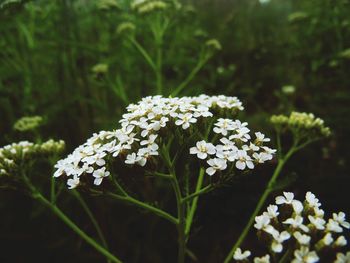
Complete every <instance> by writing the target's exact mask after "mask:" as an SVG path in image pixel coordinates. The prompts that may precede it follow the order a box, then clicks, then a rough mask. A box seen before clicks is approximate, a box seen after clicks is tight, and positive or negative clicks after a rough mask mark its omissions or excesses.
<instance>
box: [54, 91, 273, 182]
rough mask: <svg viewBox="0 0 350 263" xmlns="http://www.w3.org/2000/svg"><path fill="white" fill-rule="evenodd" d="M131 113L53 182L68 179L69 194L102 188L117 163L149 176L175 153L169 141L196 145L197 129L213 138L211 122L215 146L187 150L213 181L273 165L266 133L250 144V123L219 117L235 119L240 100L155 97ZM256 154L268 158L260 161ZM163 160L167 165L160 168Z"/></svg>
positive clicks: (64, 163) (60, 167)
mask: <svg viewBox="0 0 350 263" xmlns="http://www.w3.org/2000/svg"><path fill="white" fill-rule="evenodd" d="M126 110H127V113H125V114H124V115H123V117H122V119H121V120H120V121H119V123H120V125H121V127H120V128H119V129H116V130H113V131H101V132H99V133H96V134H93V136H92V137H91V138H89V139H88V140H87V141H86V142H85V143H84V144H83V145H81V146H79V147H78V148H76V149H75V150H74V151H73V153H71V154H70V155H68V156H67V157H66V158H65V159H63V160H60V161H59V162H57V164H56V165H55V168H56V169H57V170H56V172H55V174H54V176H55V177H59V176H61V175H65V176H67V177H68V178H67V183H68V186H69V188H75V187H77V186H79V185H80V183H81V179H82V178H83V177H84V178H85V176H86V175H90V176H92V177H93V179H94V180H93V182H94V183H93V184H95V185H100V184H102V182H103V180H104V178H106V177H109V175H110V174H111V171H110V167H111V166H112V162H113V160H115V161H122V163H125V167H132V166H134V165H138V166H142V167H144V169H145V170H147V169H151V168H152V169H154V167H155V166H154V165H156V164H157V163H158V165H161V164H162V163H164V158H165V157H164V154H163V151H164V147H166V148H167V149H168V150H169V149H170V148H169V147H170V144H169V138H170V137H173V139H174V138H177V139H179V140H181V141H183V140H186V139H189V143H192V141H191V138H192V137H193V136H197V137H200V134H201V131H199V130H198V129H203V127H204V128H205V129H208V131H207V134H209V132H210V130H209V128H208V127H210V124H209V123H210V121H207V120H209V119H214V129H213V131H214V135H215V134H218V136H217V137H215V136H213V138H216V139H213V141H212V142H209V141H207V140H203V139H201V140H198V141H197V142H196V141H194V145H190V146H189V150H187V154H188V153H189V154H190V155H195V156H196V157H197V158H198V159H199V160H200V161H201V163H202V164H203V165H205V166H206V171H207V174H209V175H213V174H215V173H217V172H219V171H220V172H221V171H223V170H225V169H227V168H228V167H233V166H234V165H235V167H236V168H237V169H239V170H244V169H253V168H254V167H255V165H257V164H258V163H263V162H265V161H267V160H271V159H272V154H273V153H274V150H273V149H270V148H268V147H267V146H264V145H263V143H264V142H267V141H268V138H265V136H264V135H263V134H262V133H257V134H256V137H257V139H256V140H258V141H259V142H258V143H256V145H255V144H253V142H252V141H250V138H251V137H250V135H249V129H248V128H247V123H245V122H243V123H242V122H241V121H239V120H231V119H222V118H220V114H226V115H228V113H229V114H230V115H234V114H236V113H237V112H238V111H240V110H243V106H242V103H241V102H240V101H239V100H238V99H237V98H236V97H227V96H223V95H220V96H211V97H210V96H207V95H200V96H198V97H182V98H177V97H176V98H163V97H162V96H154V97H146V98H143V99H142V100H141V101H139V102H138V103H137V104H130V105H129V106H128V107H127V108H126ZM218 115H219V116H218ZM215 120H216V122H215ZM198 126H199V127H198ZM216 128H217V129H216ZM196 129H197V130H196ZM218 129H220V132H219V130H218ZM218 132H219V133H218ZM223 134H225V135H226V136H225V135H223ZM189 135H190V136H189ZM227 137H229V138H227ZM231 137H232V138H231ZM193 138H196V137H193ZM192 140H194V139H192ZM216 142H218V143H217V144H216ZM175 143H176V142H175ZM180 144H183V142H181V143H180ZM180 148H181V147H180ZM176 150H178V149H176ZM255 153H256V154H260V155H264V156H263V157H262V156H260V155H259V156H258V157H256V156H255V155H254V154H255ZM159 159H163V160H162V161H160V162H159ZM149 163H150V165H148V164H149ZM151 164H152V165H151ZM68 180H69V181H68Z"/></svg>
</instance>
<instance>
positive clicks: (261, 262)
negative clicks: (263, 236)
mask: <svg viewBox="0 0 350 263" xmlns="http://www.w3.org/2000/svg"><path fill="white" fill-rule="evenodd" d="M254 263H270V255H269V254H267V255H265V256H263V257H260V258H258V257H255V258H254Z"/></svg>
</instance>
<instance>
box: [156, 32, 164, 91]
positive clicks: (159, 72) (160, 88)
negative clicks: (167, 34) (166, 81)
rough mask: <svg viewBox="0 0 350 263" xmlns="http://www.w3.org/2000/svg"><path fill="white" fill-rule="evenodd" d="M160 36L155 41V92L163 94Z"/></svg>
mask: <svg viewBox="0 0 350 263" xmlns="http://www.w3.org/2000/svg"><path fill="white" fill-rule="evenodd" d="M162 42H163V40H162V36H161V35H160V36H159V39H158V41H156V48H157V62H156V80H157V94H158V95H162V94H163V79H162V77H163V75H162V63H163V62H162V60H163V55H162V45H163V44H162Z"/></svg>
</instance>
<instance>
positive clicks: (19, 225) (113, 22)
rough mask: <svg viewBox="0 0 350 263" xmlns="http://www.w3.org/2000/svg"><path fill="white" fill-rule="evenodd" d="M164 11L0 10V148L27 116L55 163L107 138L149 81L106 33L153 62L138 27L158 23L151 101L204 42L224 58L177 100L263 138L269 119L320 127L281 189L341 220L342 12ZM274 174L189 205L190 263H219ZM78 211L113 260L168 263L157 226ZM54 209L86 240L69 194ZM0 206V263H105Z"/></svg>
mask: <svg viewBox="0 0 350 263" xmlns="http://www.w3.org/2000/svg"><path fill="white" fill-rule="evenodd" d="M167 4H168V8H167V9H165V10H161V11H155V12H153V13H152V12H151V13H148V14H139V13H137V12H136V11H135V10H133V9H132V8H131V7H130V2H129V1H126V0H124V1H122V0H120V1H118V0H115V1H114V0H100V1H98V0H90V1H88V0H75V1H74V0H53V1H44V0H36V1H34V0H33V1H30V0H27V1H26V0H23V1H20V0H7V1H0V21H1V23H0V121H1V122H0V134H1V137H0V145H1V146H3V145H6V144H8V143H11V142H13V141H18V140H22V139H28V140H33V139H34V138H35V134H31V133H27V134H23V133H18V132H16V131H14V129H13V124H14V123H15V122H16V120H17V119H19V118H20V117H22V116H28V115H40V116H43V117H44V119H45V124H44V125H43V126H42V127H41V128H40V134H41V136H42V137H43V138H55V139H63V140H65V141H66V143H67V153H68V152H70V151H71V150H72V149H74V148H75V147H76V146H78V145H79V144H81V143H83V142H84V141H85V140H86V139H87V138H88V137H90V136H91V134H92V133H93V132H96V131H99V130H101V129H113V128H115V127H117V126H118V120H119V119H120V117H121V115H122V114H123V112H124V108H125V106H126V105H128V104H129V103H132V102H136V101H138V100H139V99H140V98H142V97H144V96H147V95H155V94H157V92H156V79H155V76H154V72H153V71H152V69H150V67H149V65H148V64H147V61H146V60H145V59H144V57H143V56H142V54H141V53H140V52H139V50H137V48H136V46H135V44H133V43H132V42H131V41H130V40H129V38H128V35H126V33H120V28H119V30H118V26H119V25H120V24H121V23H123V22H129V23H132V24H133V25H134V26H135V31H134V32H133V33H132V34H133V35H134V37H135V39H137V41H138V43H140V44H141V45H142V46H143V47H144V48H145V50H147V52H148V53H149V54H150V56H152V57H153V56H155V54H156V52H157V48H156V44H155V41H154V38H153V36H152V30H151V29H150V27H149V21H152V19H154V17H155V16H160V17H163V18H164V17H165V18H167V19H169V21H170V24H169V26H168V29H167V31H166V32H165V34H164V38H163V42H162V75H163V95H165V96H167V95H169V94H171V93H172V91H173V90H174V89H175V88H176V87H177V86H178V85H179V84H180V83H181V82H182V81H183V80H184V79H186V77H187V76H188V74H190V72H191V71H192V69H193V68H195V67H196V65H197V64H198V60H199V59H200V54H201V52H205V49H206V48H208V47H206V41H208V40H210V39H213V38H214V39H217V40H218V41H219V42H220V43H221V46H222V49H221V50H217V51H215V52H213V54H211V57H210V59H209V60H208V61H207V63H205V65H203V67H201V69H200V70H199V71H198V73H197V74H196V76H195V77H194V78H193V79H192V80H191V81H190V82H189V83H188V85H187V86H186V87H185V89H183V90H182V91H181V92H180V94H178V95H179V96H182V95H199V94H201V93H205V94H208V95H212V94H224V95H228V96H237V97H238V98H239V99H240V100H242V102H243V104H244V106H245V109H246V110H245V112H244V113H243V114H241V115H240V116H239V117H240V118H242V119H244V120H247V121H248V122H249V125H250V127H251V128H252V129H253V130H261V131H263V132H265V133H266V134H268V136H270V137H273V129H272V127H271V125H270V124H269V116H270V115H271V114H277V113H289V112H290V111H292V110H297V111H306V112H313V113H314V114H315V115H316V116H319V117H321V118H323V119H324V120H325V122H326V124H327V125H328V126H330V127H331V129H332V132H333V135H332V137H331V138H330V139H329V140H327V141H323V142H320V143H318V144H316V145H312V146H311V147H309V148H307V149H306V150H305V151H303V152H302V153H300V154H298V155H297V156H296V157H294V158H293V159H292V160H291V162H290V164H289V165H288V168H287V170H285V176H289V177H291V178H296V180H293V182H292V183H291V184H289V185H288V186H287V189H288V190H292V191H294V192H295V193H296V194H297V195H299V197H300V198H302V196H303V195H304V193H305V192H306V191H308V190H311V191H313V192H314V193H315V194H316V195H317V196H318V197H319V198H320V200H321V201H323V205H324V208H325V209H326V210H328V211H338V210H342V211H344V212H347V213H348V215H349V214H350V205H349V200H350V191H349V189H350V187H349V186H350V180H349V177H350V174H349V169H348V167H349V156H350V155H349V154H348V151H349V148H350V140H349V134H350V118H349V114H350V108H349V105H350V78H349V76H350V1H349V0H283V1H282V0H271V1H268V0H264V1H263V0H260V1H258V0H245V1H239V0H189V1H181V2H178V1H169V2H167ZM210 52H211V51H210ZM273 167H274V163H272V164H270V165H265V166H264V167H262V168H259V169H257V170H256V171H255V172H254V173H253V175H251V176H247V177H244V178H242V179H239V182H238V183H237V184H235V185H233V186H230V187H226V188H223V189H220V190H217V191H215V192H213V193H210V194H208V195H207V196H205V197H203V198H202V199H201V201H200V204H199V210H198V217H197V219H196V221H195V226H194V231H193V237H192V240H191V241H190V243H189V247H190V249H191V250H192V251H193V252H194V253H195V254H196V256H197V257H198V262H221V261H222V260H223V258H224V257H225V256H226V253H227V252H228V251H229V248H230V246H231V245H232V244H233V243H234V241H235V239H236V238H237V237H238V235H239V232H240V230H241V229H242V227H243V226H244V223H245V222H246V220H247V218H249V215H250V213H251V211H252V209H253V207H254V205H255V204H256V201H257V199H258V197H259V194H260V193H261V191H262V189H263V188H264V186H265V182H267V180H268V178H269V176H270V175H271V171H272V169H273ZM39 168H40V169H38V171H37V177H38V178H39V179H38V180H39V181H45V180H49V178H50V175H51V173H52V171H51V168H50V167H48V166H47V165H41V166H40V167H39ZM40 177H41V179H40ZM44 185H45V184H44ZM85 198H86V200H87V201H88V203H89V204H90V205H91V208H92V210H93V211H94V213H95V214H96V215H97V217H98V219H99V220H100V222H101V224H102V228H103V230H104V232H105V233H106V236H107V239H108V241H109V243H110V247H111V248H112V251H113V252H115V253H116V254H117V255H118V256H120V257H121V258H122V259H124V260H125V262H174V261H175V258H176V256H175V255H176V233H175V229H172V227H171V226H169V225H168V224H167V222H163V221H162V220H159V219H157V218H154V217H153V216H151V215H147V214H142V212H140V211H135V210H134V209H133V208H129V207H126V206H124V205H120V204H118V203H115V202H110V201H108V200H100V199H96V198H91V197H89V196H86V197H85ZM60 199H62V200H61V204H60V205H61V206H62V207H64V210H65V211H67V213H68V214H69V215H71V216H72V218H73V219H74V220H75V221H77V222H78V223H79V224H80V225H81V226H82V228H83V229H86V230H87V232H91V233H93V228H92V226H91V225H90V223H89V221H88V220H87V218H86V216H85V215H84V213H83V211H81V209H80V208H79V206H78V204H77V203H76V202H75V201H74V199H72V198H70V197H68V195H67V194H63V196H61V198H60ZM0 200H1V201H0V211H1V219H0V244H1V248H2V249H1V253H0V262H62V261H63V262H102V261H104V259H103V258H102V257H101V256H100V255H99V254H98V253H97V252H95V251H94V250H93V249H92V248H90V247H89V246H88V245H86V244H85V243H84V242H83V241H81V240H80V239H79V238H78V237H77V236H75V235H74V234H73V233H71V232H70V230H69V229H67V228H66V227H65V226H64V225H63V224H62V223H61V222H60V221H58V219H56V218H55V217H54V216H52V215H51V214H50V213H49V212H48V211H45V209H44V208H42V207H40V206H38V205H37V204H36V203H35V202H33V201H32V200H31V199H29V198H28V197H27V196H25V195H23V194H22V193H21V191H20V189H19V191H10V190H8V189H4V190H2V191H1V192H0ZM271 200H272V197H271ZM170 209H172V208H171V207H170ZM251 239H252V240H250V239H247V241H246V243H249V242H254V241H253V240H254V234H252V238H251ZM145 244H152V246H149V245H147V246H145Z"/></svg>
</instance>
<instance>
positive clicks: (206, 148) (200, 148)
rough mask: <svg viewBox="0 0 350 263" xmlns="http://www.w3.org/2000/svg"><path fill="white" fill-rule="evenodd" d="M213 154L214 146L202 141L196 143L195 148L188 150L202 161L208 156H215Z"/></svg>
mask: <svg viewBox="0 0 350 263" xmlns="http://www.w3.org/2000/svg"><path fill="white" fill-rule="evenodd" d="M215 152H216V149H215V146H214V145H213V144H211V143H207V142H206V141H204V140H203V141H199V142H197V143H196V147H192V148H190V154H197V157H198V158H199V159H202V160H203V159H205V158H207V156H208V154H210V155H212V154H215Z"/></svg>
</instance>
